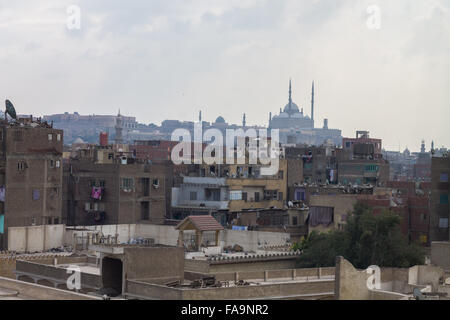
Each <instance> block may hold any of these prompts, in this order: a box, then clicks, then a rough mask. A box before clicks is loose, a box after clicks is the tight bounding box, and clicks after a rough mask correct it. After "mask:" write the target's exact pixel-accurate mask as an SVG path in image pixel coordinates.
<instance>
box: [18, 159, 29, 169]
mask: <svg viewBox="0 0 450 320" xmlns="http://www.w3.org/2000/svg"><path fill="white" fill-rule="evenodd" d="M26 168H27V163H26V162H25V161H19V162H17V171H24V170H25V169H26Z"/></svg>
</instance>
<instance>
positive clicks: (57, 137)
mask: <svg viewBox="0 0 450 320" xmlns="http://www.w3.org/2000/svg"><path fill="white" fill-rule="evenodd" d="M56 141H61V133H58V134H57V135H56Z"/></svg>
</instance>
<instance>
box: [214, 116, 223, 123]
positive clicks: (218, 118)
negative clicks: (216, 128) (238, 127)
mask: <svg viewBox="0 0 450 320" xmlns="http://www.w3.org/2000/svg"><path fill="white" fill-rule="evenodd" d="M216 123H225V119H224V118H223V117H222V116H219V117H217V119H216Z"/></svg>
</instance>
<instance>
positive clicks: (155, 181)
mask: <svg viewBox="0 0 450 320" xmlns="http://www.w3.org/2000/svg"><path fill="white" fill-rule="evenodd" d="M153 186H154V187H159V179H153Z"/></svg>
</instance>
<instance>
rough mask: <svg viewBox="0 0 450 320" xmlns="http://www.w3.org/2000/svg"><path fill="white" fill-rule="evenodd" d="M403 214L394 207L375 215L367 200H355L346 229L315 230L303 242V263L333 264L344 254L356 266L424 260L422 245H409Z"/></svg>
mask: <svg viewBox="0 0 450 320" xmlns="http://www.w3.org/2000/svg"><path fill="white" fill-rule="evenodd" d="M400 222H401V218H400V217H399V216H398V215H397V214H395V213H392V212H390V211H385V212H382V213H381V214H379V215H374V214H373V212H372V210H371V209H370V208H369V207H368V206H367V205H365V204H363V203H361V202H358V203H356V204H355V206H354V209H353V212H352V213H351V214H350V215H349V217H348V219H347V224H346V226H345V227H344V229H343V230H334V231H330V232H328V233H322V234H318V233H315V232H313V233H311V234H310V235H309V236H308V237H307V239H306V240H305V241H304V243H302V245H301V247H302V250H303V252H302V255H301V256H300V258H299V266H300V267H329V266H334V265H335V259H336V256H344V257H345V258H346V259H347V260H349V261H350V262H351V263H352V264H353V265H354V266H355V267H356V268H361V269H365V268H367V267H368V266H370V265H378V266H380V267H398V268H406V267H411V266H413V265H418V264H423V263H424V260H425V253H424V250H423V248H422V247H420V246H418V245H416V244H412V245H409V244H408V241H407V239H406V237H404V236H403V234H402V233H401V230H400Z"/></svg>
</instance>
